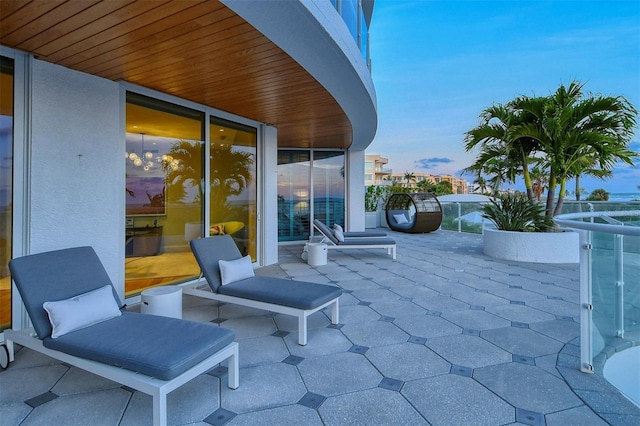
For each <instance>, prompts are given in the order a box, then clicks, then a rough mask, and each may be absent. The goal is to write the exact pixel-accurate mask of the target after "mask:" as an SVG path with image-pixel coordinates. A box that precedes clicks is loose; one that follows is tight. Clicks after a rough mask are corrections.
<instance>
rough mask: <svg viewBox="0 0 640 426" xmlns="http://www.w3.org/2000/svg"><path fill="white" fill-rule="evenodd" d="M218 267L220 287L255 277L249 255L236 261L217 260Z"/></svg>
mask: <svg viewBox="0 0 640 426" xmlns="http://www.w3.org/2000/svg"><path fill="white" fill-rule="evenodd" d="M218 266H219V267H220V281H222V285H226V284H229V283H232V282H235V281H240V280H244V279H247V278H251V277H253V276H255V274H254V273H253V265H252V264H251V256H249V255H246V256H245V257H241V258H240V259H236V260H218Z"/></svg>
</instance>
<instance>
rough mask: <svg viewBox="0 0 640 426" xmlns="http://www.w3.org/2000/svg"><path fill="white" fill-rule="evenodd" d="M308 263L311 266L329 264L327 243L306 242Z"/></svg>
mask: <svg viewBox="0 0 640 426" xmlns="http://www.w3.org/2000/svg"><path fill="white" fill-rule="evenodd" d="M305 249H306V252H307V263H308V264H309V265H310V266H322V265H326V264H327V251H328V249H327V245H326V244H325V243H307V244H305Z"/></svg>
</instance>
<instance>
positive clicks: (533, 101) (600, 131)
mask: <svg viewBox="0 0 640 426" xmlns="http://www.w3.org/2000/svg"><path fill="white" fill-rule="evenodd" d="M583 86H584V85H583V84H580V83H578V82H575V81H574V82H572V83H571V84H570V85H569V87H565V86H564V85H561V86H560V87H559V88H558V89H557V90H556V92H555V93H554V94H552V95H550V96H547V97H544V98H539V97H538V98H528V97H526V96H523V97H520V98H518V99H516V100H515V101H513V106H514V107H515V108H517V109H521V110H523V111H527V113H528V114H530V117H529V119H528V120H527V122H526V123H523V124H521V125H520V126H518V128H517V129H515V131H514V133H513V137H515V138H522V137H525V138H532V139H534V140H535V141H536V142H537V143H538V144H539V150H540V151H541V152H543V153H544V154H545V156H544V160H543V165H544V166H545V167H548V168H549V170H550V174H549V186H548V192H547V205H546V214H547V216H548V217H553V216H555V215H557V214H559V213H560V212H561V211H562V205H563V202H564V197H565V194H566V182H567V179H569V178H571V177H573V176H578V175H581V174H583V173H585V172H587V171H589V173H591V174H595V175H596V176H600V177H604V176H607V175H608V174H609V173H610V172H611V170H612V169H613V167H614V166H615V165H616V163H617V162H618V161H623V162H625V163H627V164H630V165H633V164H634V163H633V158H634V157H637V156H638V154H637V153H634V152H632V151H630V150H629V149H628V148H627V146H628V144H629V143H630V141H631V137H632V135H633V128H634V127H635V125H636V116H637V114H638V112H637V111H636V109H635V108H634V107H633V105H631V104H630V103H629V102H628V101H627V100H626V99H625V98H624V97H622V96H619V97H610V96H609V97H604V96H600V95H597V96H594V95H589V96H588V97H587V98H583V92H582V88H583ZM557 185H560V190H559V192H558V201H557V203H556V205H555V209H554V206H553V204H554V198H555V189H556V186H557Z"/></svg>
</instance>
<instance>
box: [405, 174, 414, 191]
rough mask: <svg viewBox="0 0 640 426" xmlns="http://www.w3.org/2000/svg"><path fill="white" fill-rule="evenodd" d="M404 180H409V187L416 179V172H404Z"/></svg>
mask: <svg viewBox="0 0 640 426" xmlns="http://www.w3.org/2000/svg"><path fill="white" fill-rule="evenodd" d="M404 180H406V181H407V187H409V186H410V183H411V182H415V181H416V175H415V174H414V173H410V172H404Z"/></svg>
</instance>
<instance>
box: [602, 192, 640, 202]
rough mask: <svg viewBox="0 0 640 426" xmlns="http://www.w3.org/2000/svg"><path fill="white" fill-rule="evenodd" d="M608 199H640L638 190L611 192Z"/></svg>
mask: <svg viewBox="0 0 640 426" xmlns="http://www.w3.org/2000/svg"><path fill="white" fill-rule="evenodd" d="M609 201H640V192H612V193H611V194H609Z"/></svg>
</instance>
